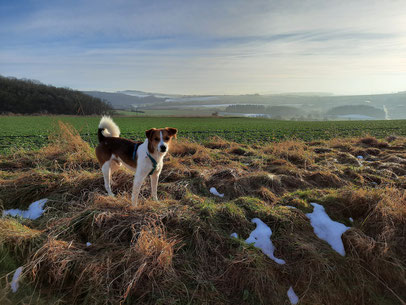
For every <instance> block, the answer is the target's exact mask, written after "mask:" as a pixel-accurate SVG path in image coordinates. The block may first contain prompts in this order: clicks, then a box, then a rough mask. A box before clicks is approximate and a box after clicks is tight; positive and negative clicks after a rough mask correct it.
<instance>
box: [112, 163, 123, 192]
mask: <svg viewBox="0 0 406 305" xmlns="http://www.w3.org/2000/svg"><path fill="white" fill-rule="evenodd" d="M120 166H121V162H120V161H118V160H115V159H113V160H110V185H111V186H116V185H117V183H115V182H114V181H113V178H112V175H113V173H114V172H115V171H117V170H118V169H119V168H120Z"/></svg>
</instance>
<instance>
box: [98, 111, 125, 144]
mask: <svg viewBox="0 0 406 305" xmlns="http://www.w3.org/2000/svg"><path fill="white" fill-rule="evenodd" d="M119 136H120V128H118V126H117V125H116V123H114V122H113V120H112V119H111V117H109V116H103V117H102V118H101V120H100V123H99V130H98V131H97V137H98V138H99V142H101V141H103V139H104V137H115V138H116V137H119Z"/></svg>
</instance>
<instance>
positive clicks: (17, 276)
mask: <svg viewBox="0 0 406 305" xmlns="http://www.w3.org/2000/svg"><path fill="white" fill-rule="evenodd" d="M22 271H23V267H18V268H17V270H16V271H15V272H14V275H13V279H12V280H11V290H12V291H13V292H14V293H16V292H17V290H18V287H19V284H18V281H19V280H20V276H21V272H22Z"/></svg>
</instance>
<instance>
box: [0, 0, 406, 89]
mask: <svg viewBox="0 0 406 305" xmlns="http://www.w3.org/2000/svg"><path fill="white" fill-rule="evenodd" d="M0 35H1V37H2V39H1V44H0V74H1V75H4V76H15V77H19V78H31V79H37V80H40V81H42V82H44V83H46V84H52V85H56V86H63V87H71V88H74V89H79V90H104V91H116V90H125V89H137V90H144V91H153V92H166V93H184V94H245V93H281V92H315V91H317V92H331V93H335V94H361V93H383V92H397V91H404V90H406V1H403V0H399V1H396V0H394V1H376V0H370V1H363V0H362V1H361V0H353V1H329V0H324V1H321V0H320V1H318V0H301V1H287V0H285V1H282V0H281V1H269V0H268V1H256V0H252V1H238V0H230V1H211V0H208V1H193V0H191V1H186V0H184V1H177V0H173V1H172V0H170V1H169V0H166V1H136V0H133V1H124V0H115V1H113V0H110V1H107V0H98V1H87V0H84V1H76V0H74V1H67V0H65V1H60V0H54V1H41V0H31V1H5V0H0Z"/></svg>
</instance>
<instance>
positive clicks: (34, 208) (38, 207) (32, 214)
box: [3, 199, 48, 219]
mask: <svg viewBox="0 0 406 305" xmlns="http://www.w3.org/2000/svg"><path fill="white" fill-rule="evenodd" d="M47 201H48V199H40V200H38V201H35V202H33V203H31V204H30V206H29V207H28V210H25V211H22V210H19V209H11V210H7V211H3V216H6V215H11V216H21V217H23V218H28V219H37V218H39V217H40V216H41V215H42V213H44V204H45V203H46V202H47Z"/></svg>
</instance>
